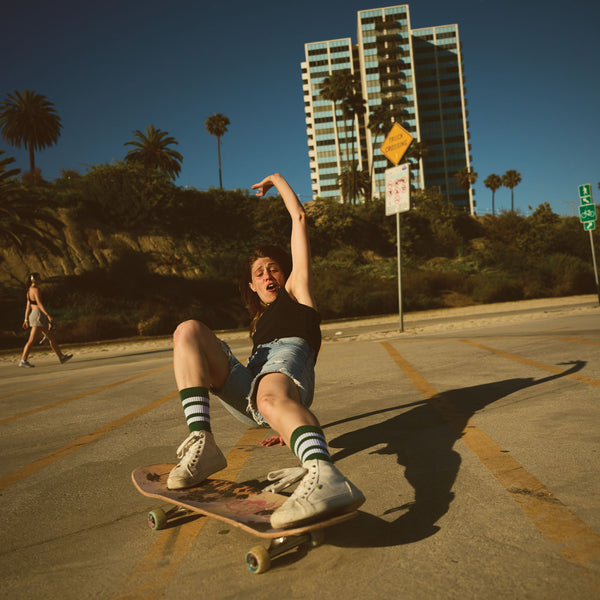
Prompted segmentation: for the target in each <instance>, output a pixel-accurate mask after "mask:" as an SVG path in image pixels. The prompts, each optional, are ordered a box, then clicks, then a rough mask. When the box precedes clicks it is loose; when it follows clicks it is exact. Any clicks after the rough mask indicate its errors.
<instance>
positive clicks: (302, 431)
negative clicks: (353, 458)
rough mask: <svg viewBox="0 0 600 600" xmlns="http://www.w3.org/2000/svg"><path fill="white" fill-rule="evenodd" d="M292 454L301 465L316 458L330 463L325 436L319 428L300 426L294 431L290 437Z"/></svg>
mask: <svg viewBox="0 0 600 600" xmlns="http://www.w3.org/2000/svg"><path fill="white" fill-rule="evenodd" d="M290 446H291V449H292V452H293V453H294V454H295V455H296V456H297V457H298V458H299V459H300V462H301V463H305V462H306V461H307V460H311V459H313V458H317V459H319V460H326V461H327V462H331V457H330V456H329V450H328V449H327V442H326V441H325V434H324V433H323V430H322V429H321V428H320V427H314V426H312V425H301V426H300V427H298V428H297V429H295V430H294V432H293V433H292V435H291V437H290Z"/></svg>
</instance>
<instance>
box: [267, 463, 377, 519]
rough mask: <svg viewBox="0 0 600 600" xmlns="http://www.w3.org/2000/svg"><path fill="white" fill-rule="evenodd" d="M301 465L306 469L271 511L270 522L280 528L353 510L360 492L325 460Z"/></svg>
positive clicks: (359, 498)
mask: <svg viewBox="0 0 600 600" xmlns="http://www.w3.org/2000/svg"><path fill="white" fill-rule="evenodd" d="M302 466H303V467H304V468H305V469H307V471H308V473H307V474H306V475H305V476H304V477H303V478H302V481H301V482H300V483H299V484H298V487H297V488H296V490H295V491H294V493H293V494H292V495H291V496H290V497H289V498H288V499H287V500H286V501H285V502H284V503H283V504H282V505H281V506H280V507H279V508H278V509H277V510H276V511H275V512H273V514H272V515H271V526H272V527H273V528H274V529H283V528H286V527H292V526H296V525H300V524H305V523H308V522H310V521H318V520H322V519H324V518H326V517H330V516H333V515H338V514H343V513H348V512H352V511H353V510H356V509H357V508H358V507H359V506H360V505H361V504H362V503H363V502H364V501H365V497H364V495H363V493H362V492H361V491H360V490H359V489H358V488H357V487H356V486H355V485H353V484H352V483H351V482H350V481H348V480H347V479H346V478H345V477H344V476H343V475H342V474H341V473H340V472H339V471H338V469H337V468H336V467H335V466H334V465H333V464H332V463H330V462H327V461H325V460H318V459H312V460H307V461H305V462H304V463H303V464H302Z"/></svg>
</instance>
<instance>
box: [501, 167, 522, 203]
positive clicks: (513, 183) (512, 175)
mask: <svg viewBox="0 0 600 600" xmlns="http://www.w3.org/2000/svg"><path fill="white" fill-rule="evenodd" d="M519 183H521V173H518V172H517V171H515V170H513V169H511V170H509V171H506V173H504V175H502V185H503V186H504V187H507V188H510V210H511V211H512V212H514V210H515V202H514V192H513V190H514V189H515V188H516V187H517V186H518V185H519Z"/></svg>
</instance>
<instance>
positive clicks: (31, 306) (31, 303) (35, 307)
mask: <svg viewBox="0 0 600 600" xmlns="http://www.w3.org/2000/svg"><path fill="white" fill-rule="evenodd" d="M41 283H42V279H41V277H40V275H39V273H31V274H30V275H28V277H27V305H26V306H25V319H24V321H23V329H27V328H29V329H30V333H29V339H28V340H27V343H26V344H25V348H23V355H22V356H21V362H20V363H19V366H20V367H24V368H29V369H30V368H32V367H34V366H35V365H32V364H31V363H30V362H29V361H28V360H27V359H28V358H29V353H30V352H31V348H32V347H33V345H34V344H35V343H36V342H37V341H38V340H39V339H40V338H41V337H42V335H45V336H46V338H47V339H48V341H49V342H50V347H51V348H52V350H54V352H55V354H56V356H58V360H59V361H60V364H61V365H62V364H64V363H66V362H67V361H68V360H69V359H71V358H73V355H72V354H63V353H62V351H61V349H60V348H59V346H58V344H57V343H56V340H55V337H54V332H53V331H52V324H53V321H54V320H53V319H52V317H51V316H50V315H49V314H48V311H47V310H46V308H45V307H44V305H43V304H42V293H41V291H40V284H41Z"/></svg>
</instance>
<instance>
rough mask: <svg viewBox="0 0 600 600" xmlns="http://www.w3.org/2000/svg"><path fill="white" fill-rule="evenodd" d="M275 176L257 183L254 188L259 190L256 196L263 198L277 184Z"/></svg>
mask: <svg viewBox="0 0 600 600" xmlns="http://www.w3.org/2000/svg"><path fill="white" fill-rule="evenodd" d="M273 177H274V176H273V175H269V176H268V177H265V178H264V179H263V180H262V181H261V182H260V183H255V184H254V185H253V186H252V189H253V190H257V192H256V195H257V196H258V197H259V198H262V197H263V196H264V195H265V194H266V193H267V192H268V191H269V190H270V189H271V188H272V187H273V186H274V185H275V184H274V183H273Z"/></svg>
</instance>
